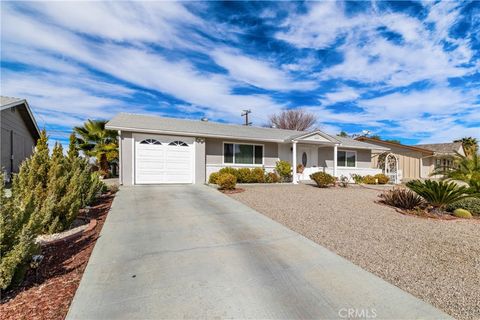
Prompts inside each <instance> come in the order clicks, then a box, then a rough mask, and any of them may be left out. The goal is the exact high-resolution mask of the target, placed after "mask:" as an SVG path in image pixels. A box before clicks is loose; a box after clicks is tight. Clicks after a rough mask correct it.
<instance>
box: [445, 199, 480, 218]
mask: <svg viewBox="0 0 480 320" xmlns="http://www.w3.org/2000/svg"><path fill="white" fill-rule="evenodd" d="M446 209H447V211H450V212H453V211H455V209H465V210H468V211H470V212H471V213H472V214H473V215H477V216H478V215H480V199H479V198H468V199H463V200H460V201H455V202H454V203H451V204H449V205H447V207H446Z"/></svg>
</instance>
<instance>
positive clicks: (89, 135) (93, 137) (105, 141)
mask: <svg viewBox="0 0 480 320" xmlns="http://www.w3.org/2000/svg"><path fill="white" fill-rule="evenodd" d="M106 123H107V122H106V121H103V120H90V119H89V120H87V121H86V122H85V123H84V124H83V126H82V127H75V128H74V129H73V131H74V133H75V134H76V136H77V145H78V148H79V149H80V150H82V151H83V153H84V154H85V155H87V156H89V157H95V158H96V159H97V163H98V165H99V167H100V169H101V170H102V171H103V172H105V173H108V172H109V163H110V162H111V161H113V160H116V159H118V141H117V132H116V131H115V130H107V129H105V124H106Z"/></svg>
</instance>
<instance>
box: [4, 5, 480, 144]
mask: <svg viewBox="0 0 480 320" xmlns="http://www.w3.org/2000/svg"><path fill="white" fill-rule="evenodd" d="M1 6H2V8H1V9H2V11H1V20H2V22H1V23H2V30H1V91H2V95H7V96H14V97H21V98H27V99H28V101H29V103H30V106H31V107H32V109H33V111H34V114H35V116H36V118H37V121H38V123H39V125H40V126H41V127H46V128H47V130H48V131H49V133H50V136H51V138H53V140H59V141H61V142H65V141H66V138H67V136H68V134H69V132H70V131H71V128H72V126H75V125H80V124H81V123H83V122H84V121H85V120H86V119H88V118H90V119H109V118H111V117H112V116H114V115H115V114H116V113H118V112H131V113H143V114H156V115H162V116H174V117H182V118H193V119H200V118H201V117H202V116H207V117H208V118H210V119H212V120H216V121H222V122H230V123H241V122H242V118H241V117H240V113H241V110H242V109H245V108H248V109H251V110H252V115H251V116H252V121H253V123H254V125H264V124H265V123H266V122H267V119H268V115H269V114H272V113H274V112H278V111H280V110H282V109H289V108H305V109H308V110H310V111H312V112H314V113H315V114H316V115H317V116H318V120H319V122H318V124H317V126H318V127H319V128H321V129H323V130H325V131H327V132H329V133H333V134H335V133H338V132H339V131H340V130H345V131H347V132H349V133H359V132H361V131H362V130H370V131H371V132H372V133H375V134H379V135H381V136H382V137H384V138H392V139H400V140H402V141H403V142H405V143H410V144H415V143H429V142H448V141H452V140H453V139H457V138H461V137H463V136H475V137H477V138H480V72H479V70H480V2H462V3H459V2H398V1H396V2H346V3H343V2H311V3H299V2H295V3H289V2H256V3H247V2H228V3H220V2H208V3H200V2H191V3H189V2H182V3H173V2H144V3H142V2H134V3H130V2H117V3H112V2H84V3H72V2H49V3H41V2H33V3H28V2H15V3H13V2H2V3H1Z"/></svg>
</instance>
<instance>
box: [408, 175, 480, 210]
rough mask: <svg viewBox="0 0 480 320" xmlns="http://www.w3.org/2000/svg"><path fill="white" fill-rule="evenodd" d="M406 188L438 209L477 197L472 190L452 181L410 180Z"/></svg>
mask: <svg viewBox="0 0 480 320" xmlns="http://www.w3.org/2000/svg"><path fill="white" fill-rule="evenodd" d="M407 187H408V188H410V189H411V190H413V191H415V192H416V193H417V194H418V195H419V196H421V197H422V198H423V199H424V200H425V201H427V202H428V203H429V204H430V205H432V206H433V207H435V208H438V209H444V208H445V207H446V206H448V205H449V204H452V203H454V202H456V201H460V200H463V199H467V198H471V197H478V196H479V195H478V194H474V193H473V192H472V189H470V188H467V187H465V186H458V185H457V184H456V183H455V182H453V181H450V182H445V181H440V182H437V181H433V180H425V181H420V180H412V181H409V182H408V183H407Z"/></svg>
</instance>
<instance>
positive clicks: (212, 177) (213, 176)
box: [208, 172, 220, 184]
mask: <svg viewBox="0 0 480 320" xmlns="http://www.w3.org/2000/svg"><path fill="white" fill-rule="evenodd" d="M219 175H220V172H213V173H211V174H210V176H209V177H208V183H213V184H217V179H218V176H219Z"/></svg>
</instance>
